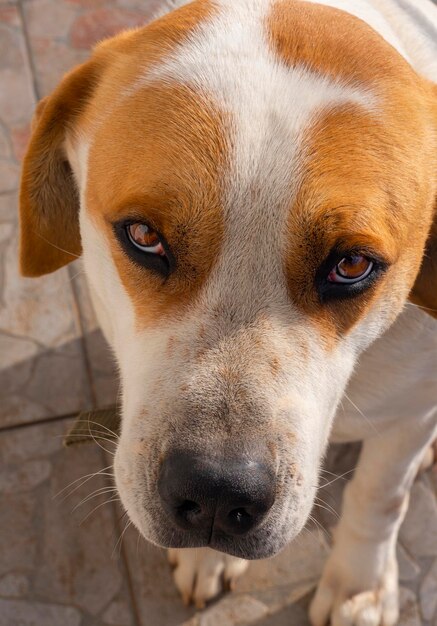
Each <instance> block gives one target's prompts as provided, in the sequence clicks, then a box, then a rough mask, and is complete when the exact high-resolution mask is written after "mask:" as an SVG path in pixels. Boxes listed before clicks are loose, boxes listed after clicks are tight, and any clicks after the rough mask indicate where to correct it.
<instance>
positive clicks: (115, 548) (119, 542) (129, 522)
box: [111, 519, 132, 558]
mask: <svg viewBox="0 0 437 626" xmlns="http://www.w3.org/2000/svg"><path fill="white" fill-rule="evenodd" d="M131 524H132V520H130V519H129V520H128V521H127V522H126V526H125V527H124V530H123V532H122V533H121V535H120V537H119V539H118V541H117V543H116V544H115V546H114V549H113V550H112V554H111V558H112V557H113V556H114V553H115V552H116V550H117V546H118V545H119V544H120V554H121V545H122V543H123V537H124V534H125V532H126V531H127V529H128V528H129V526H130V525H131Z"/></svg>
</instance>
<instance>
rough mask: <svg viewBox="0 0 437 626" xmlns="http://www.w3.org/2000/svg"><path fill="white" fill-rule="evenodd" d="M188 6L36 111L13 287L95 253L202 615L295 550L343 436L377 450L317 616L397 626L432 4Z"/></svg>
mask: <svg viewBox="0 0 437 626" xmlns="http://www.w3.org/2000/svg"><path fill="white" fill-rule="evenodd" d="M172 5H174V6H173V9H174V10H168V11H167V12H163V13H164V14H163V15H162V16H160V17H159V18H157V19H156V20H155V21H153V22H152V23H150V24H149V25H147V26H145V27H144V28H139V29H135V30H131V31H128V32H124V33H121V34H120V35H118V36H116V37H115V38H113V39H110V40H107V41H104V42H102V43H100V44H99V45H97V47H96V48H95V50H94V52H93V54H92V56H91V58H90V59H89V60H88V61H87V62H85V63H84V64H82V65H81V66H79V67H78V68H76V69H74V70H73V71H71V72H70V73H69V74H67V75H66V76H65V78H64V79H63V80H62V82H61V83H60V85H59V86H58V88H57V89H56V90H55V91H54V92H53V93H52V94H51V95H50V96H48V97H46V98H44V99H43V100H42V101H41V102H40V103H39V105H38V107H37V110H36V113H35V118H34V125H33V133H32V137H31V141H30V145H29V148H28V151H27V154H26V157H25V160H24V164H23V173H22V183H21V194H20V216H21V244H20V258H21V270H22V273H23V274H24V275H25V276H41V275H42V274H46V273H49V272H53V271H54V270H57V269H58V268H60V267H62V266H64V265H66V264H67V263H69V262H70V261H72V260H74V259H75V258H76V257H77V256H79V255H81V254H82V255H83V263H84V267H85V272H86V276H87V279H88V282H89V285H90V290H91V294H92V299H93V304H94V306H95V309H96V313H97V315H98V319H99V322H100V324H101V327H102V329H103V332H104V334H105V336H106V338H107V340H108V342H109V344H110V345H111V347H112V349H113V352H114V355H115V357H116V360H117V363H118V366H119V370H120V375H121V381H122V391H123V399H122V430H121V436H120V439H119V443H118V446H117V451H116V455H115V461H114V469H115V477H116V485H117V488H118V492H119V494H120V497H121V500H122V502H123V505H124V507H125V509H126V511H127V512H128V514H129V517H130V519H131V520H132V521H133V523H134V524H135V526H136V527H137V528H138V530H139V531H140V533H141V534H142V535H143V536H144V537H145V538H146V539H148V540H149V541H151V542H152V543H154V544H157V545H159V546H163V547H166V548H169V549H170V559H171V560H172V561H173V563H174V564H175V566H176V569H175V580H176V584H177V586H178V588H179V590H180V592H181V593H182V596H183V598H184V600H185V601H186V602H189V601H190V600H193V601H194V602H195V603H196V604H197V605H198V606H203V605H204V603H205V602H207V601H208V600H210V599H211V598H212V597H214V596H215V595H216V594H217V593H218V592H219V591H220V589H221V584H222V580H224V581H225V583H227V584H232V583H233V581H234V580H235V579H236V578H237V577H238V576H240V575H241V574H242V573H243V572H244V570H245V569H246V566H247V561H248V560H250V559H261V558H267V557H270V556H272V555H274V554H276V553H277V552H278V551H279V550H281V549H282V548H283V547H284V546H285V545H286V544H287V543H288V542H289V541H291V540H292V539H294V538H295V537H296V536H297V535H298V533H299V532H300V531H301V529H302V528H303V526H304V525H305V522H306V520H307V518H308V516H309V514H310V511H311V508H312V506H313V502H314V498H315V495H316V490H317V486H318V480H319V468H320V465H321V462H322V460H323V456H324V453H325V451H326V448H327V444H328V441H330V440H331V441H336V442H349V441H362V442H363V447H362V452H361V456H360V460H359V465H358V468H357V470H356V472H355V475H354V478H353V479H352V481H351V482H350V483H349V484H348V486H347V488H346V491H345V496H344V502H343V511H342V517H341V520H340V522H339V524H338V527H337V529H336V533H335V543H334V547H333V549H332V552H331V554H330V556H329V558H328V561H327V563H326V567H325V570H324V573H323V576H322V579H321V581H320V584H319V586H318V589H317V592H316V594H315V597H314V599H313V601H312V605H311V608H310V619H311V622H312V624H313V625H314V626H323V625H325V624H327V623H328V622H329V621H330V622H331V623H332V624H334V625H335V626H346V625H349V626H350V625H356V626H358V625H362V624H366V625H367V626H392V625H393V624H396V622H397V620H398V575H397V563H396V556H395V545H396V538H397V533H398V529H399V526H400V524H401V522H402V519H403V517H404V515H405V511H406V509H407V506H408V493H409V489H410V486H411V484H412V481H413V479H414V477H415V475H416V473H417V470H418V467H419V465H420V463H421V460H422V458H423V455H424V453H425V452H426V450H427V449H428V448H429V446H430V444H431V443H432V442H433V441H434V439H435V437H436V428H437V401H436V381H437V322H436V317H437V218H436V210H437V204H436V198H437V85H436V83H437V8H436V7H435V6H434V5H433V4H432V3H431V2H430V0H421V2H420V3H419V2H416V1H415V0H380V1H379V2H378V3H376V2H374V1H373V0H324V1H323V2H320V3H316V2H313V1H312V0H309V1H303V0H302V1H299V0H276V1H275V0H195V1H194V2H190V3H189V2H174V3H172ZM168 8H170V3H169V4H168Z"/></svg>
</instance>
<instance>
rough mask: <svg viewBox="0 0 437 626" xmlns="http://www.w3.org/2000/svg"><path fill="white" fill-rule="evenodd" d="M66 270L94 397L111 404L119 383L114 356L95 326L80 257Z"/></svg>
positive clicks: (114, 401) (103, 405) (95, 322)
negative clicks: (70, 280) (73, 289)
mask: <svg viewBox="0 0 437 626" xmlns="http://www.w3.org/2000/svg"><path fill="white" fill-rule="evenodd" d="M70 274H72V275H73V277H74V278H73V283H74V286H75V293H76V299H77V302H78V305H79V311H80V319H81V324H82V328H83V332H84V340H85V342H86V349H87V354H88V359H89V363H90V374H91V382H92V385H93V393H94V399H95V402H96V405H97V406H98V407H107V406H112V405H114V404H116V402H117V396H118V392H119V387H120V385H119V379H118V374H117V369H116V365H115V359H114V356H113V354H112V352H111V350H110V348H109V346H108V344H107V342H106V340H105V338H104V337H103V334H102V332H101V330H100V328H99V325H98V322H97V319H96V316H95V313H94V309H93V307H92V304H91V298H90V294H89V290H88V286H87V284H86V279H85V275H84V273H83V268H82V264H81V261H80V260H79V261H75V263H73V264H72V267H71V270H70Z"/></svg>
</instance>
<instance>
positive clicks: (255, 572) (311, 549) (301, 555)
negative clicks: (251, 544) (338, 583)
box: [235, 528, 328, 593]
mask: <svg viewBox="0 0 437 626" xmlns="http://www.w3.org/2000/svg"><path fill="white" fill-rule="evenodd" d="M327 556H328V547H327V545H326V540H325V538H324V536H323V535H322V532H321V531H320V530H317V529H315V528H309V529H306V530H304V531H303V532H302V534H301V535H300V536H299V537H298V538H297V539H296V540H295V541H294V542H292V543H291V544H289V545H288V546H287V547H286V548H285V549H284V550H283V551H282V552H281V553H280V554H278V555H277V556H275V557H274V558H273V559H268V560H262V561H253V562H252V563H251V564H250V566H249V569H248V571H247V572H246V574H245V575H244V576H242V577H241V578H239V579H238V580H237V582H236V587H235V588H236V591H239V592H246V593H247V592H255V591H263V590H265V589H269V588H272V587H278V586H280V587H282V586H288V587H289V588H290V589H291V588H292V586H294V585H296V584H298V583H300V584H302V583H303V582H313V583H315V582H316V581H317V580H318V579H319V577H320V575H321V573H322V569H323V565H324V563H325V561H326V558H327Z"/></svg>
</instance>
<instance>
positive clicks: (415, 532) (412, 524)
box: [399, 480, 437, 557]
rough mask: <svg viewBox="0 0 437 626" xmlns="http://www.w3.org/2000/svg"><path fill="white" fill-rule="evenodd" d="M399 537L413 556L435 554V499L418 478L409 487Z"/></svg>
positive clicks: (436, 509)
mask: <svg viewBox="0 0 437 626" xmlns="http://www.w3.org/2000/svg"><path fill="white" fill-rule="evenodd" d="M399 537H400V540H401V542H402V544H403V545H404V546H405V547H406V548H407V550H408V551H409V553H410V554H412V555H413V556H415V557H430V556H437V501H436V498H435V497H434V494H433V492H432V491H431V489H429V488H428V487H427V486H426V485H425V483H424V481H423V480H418V481H417V482H416V483H415V484H414V485H413V488H412V489H411V496H410V504H409V508H408V511H407V515H406V517H405V520H404V523H403V524H402V527H401V530H400V533H399Z"/></svg>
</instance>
